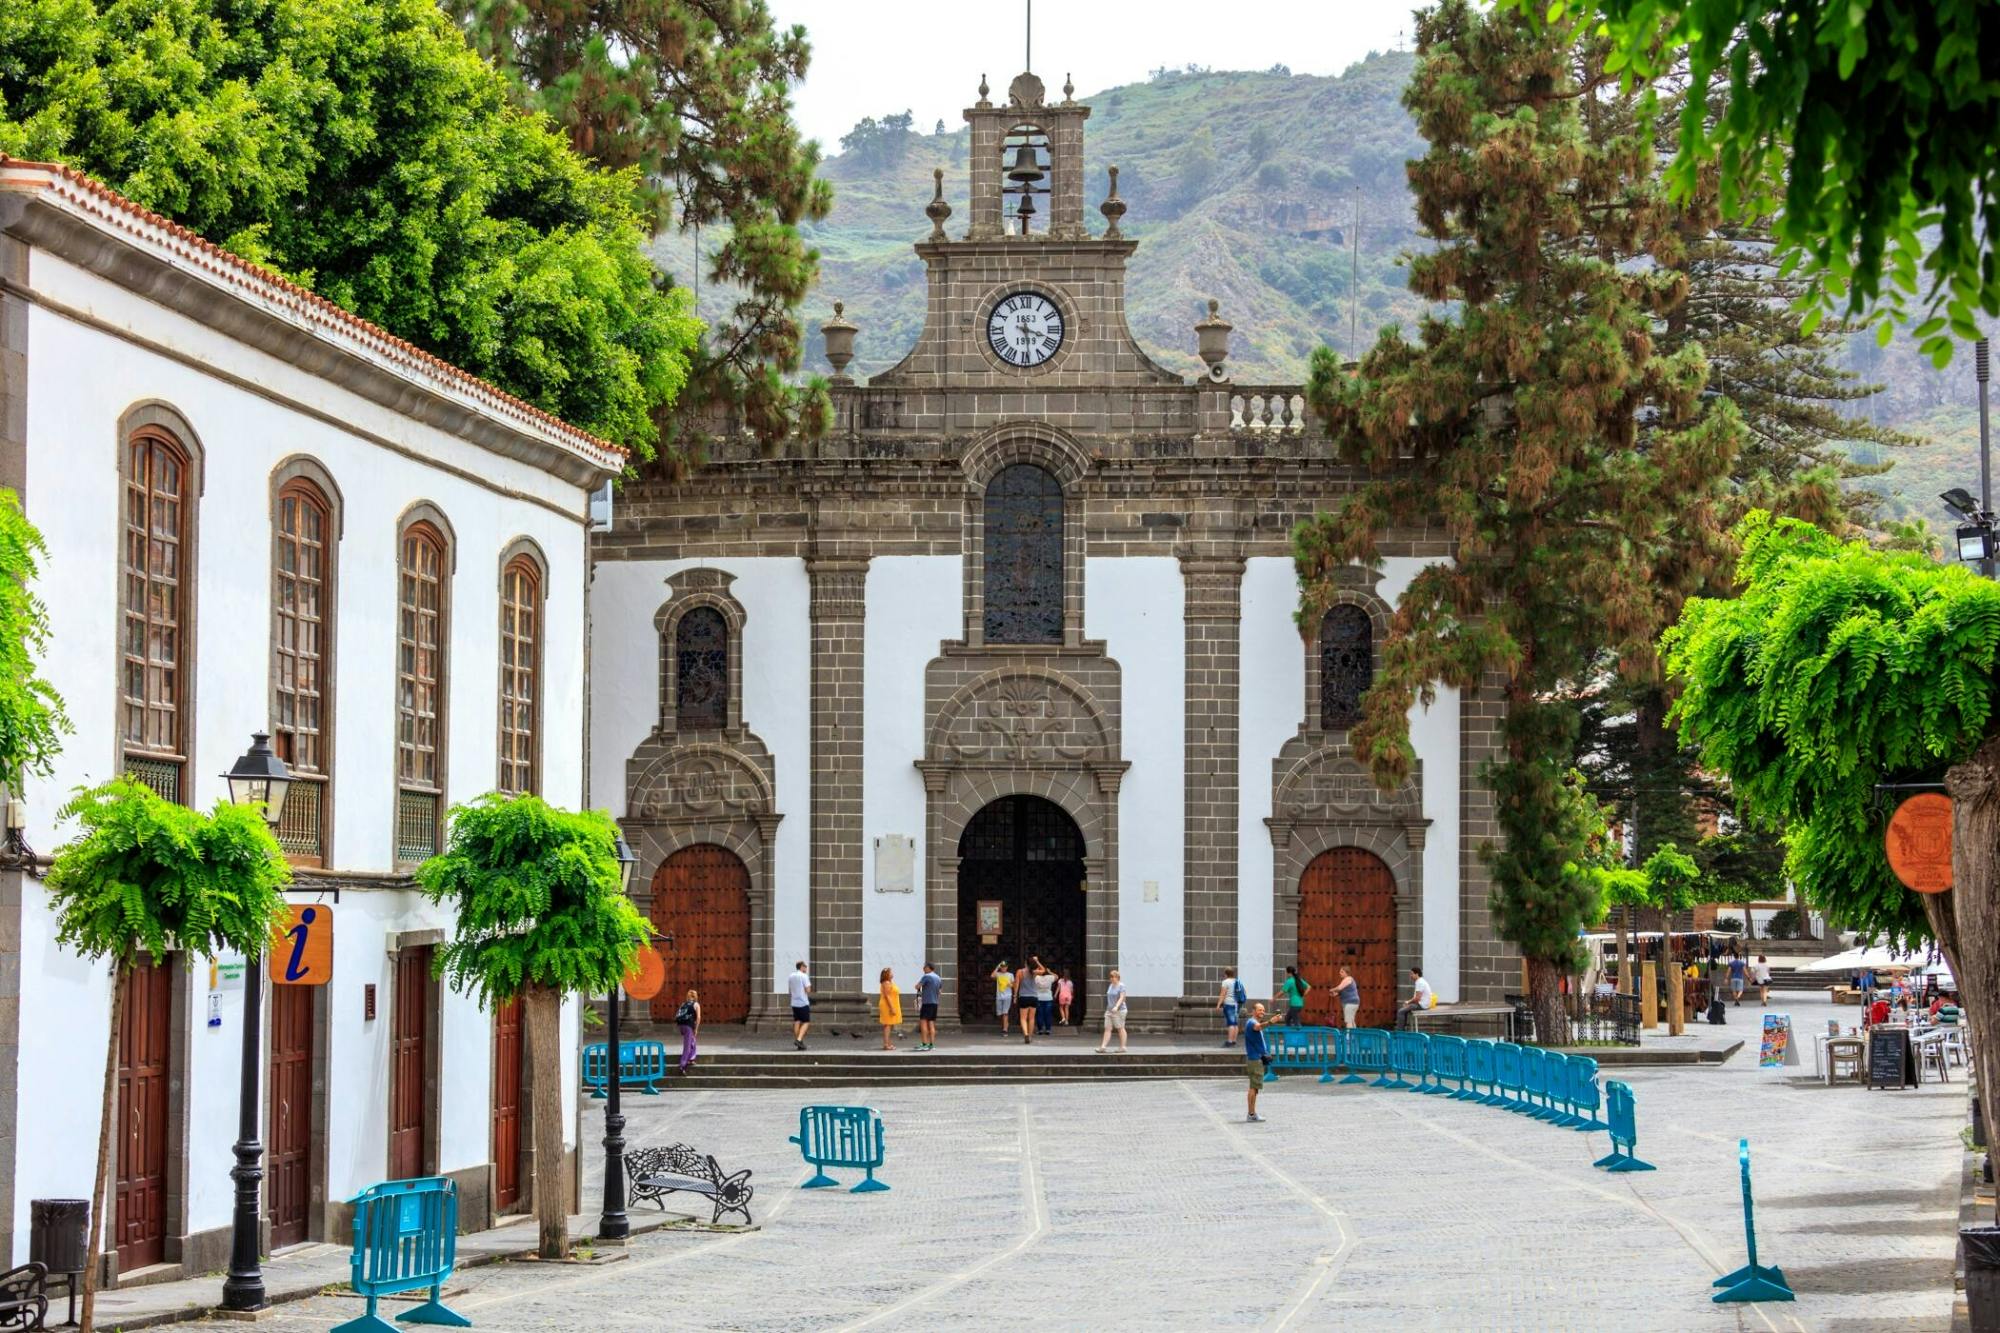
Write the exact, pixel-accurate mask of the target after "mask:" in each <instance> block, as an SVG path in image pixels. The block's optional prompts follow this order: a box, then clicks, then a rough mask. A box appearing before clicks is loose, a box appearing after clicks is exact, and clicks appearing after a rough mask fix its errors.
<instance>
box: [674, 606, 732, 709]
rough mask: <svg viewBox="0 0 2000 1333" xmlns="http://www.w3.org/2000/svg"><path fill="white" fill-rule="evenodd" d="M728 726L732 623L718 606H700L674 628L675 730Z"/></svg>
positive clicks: (691, 610) (682, 618) (688, 613)
mask: <svg viewBox="0 0 2000 1333" xmlns="http://www.w3.org/2000/svg"><path fill="white" fill-rule="evenodd" d="M728 725H729V622H728V621H727V620H725V619H724V618H723V615H722V612H720V611H718V610H716V609H715V608H714V607H712V606H697V607H694V608H692V609H690V610H689V611H688V612H687V613H686V614H685V615H683V616H682V617H681V618H680V620H679V621H678V622H677V623H676V624H675V625H674V730H675V731H678V732H680V733H682V734H683V735H685V734H687V733H688V732H693V731H720V730H721V729H722V728H723V727H726V726H728Z"/></svg>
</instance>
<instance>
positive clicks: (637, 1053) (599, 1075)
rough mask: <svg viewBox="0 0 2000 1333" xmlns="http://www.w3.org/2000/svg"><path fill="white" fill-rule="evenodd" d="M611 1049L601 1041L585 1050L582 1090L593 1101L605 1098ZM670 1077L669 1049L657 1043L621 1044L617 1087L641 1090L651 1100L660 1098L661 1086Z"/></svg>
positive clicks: (619, 1045)
mask: <svg viewBox="0 0 2000 1333" xmlns="http://www.w3.org/2000/svg"><path fill="white" fill-rule="evenodd" d="M610 1049H611V1048H610V1047H609V1046H607V1045H606V1044H605V1043H603V1042H601V1041H594V1042H591V1043H590V1044H589V1045H588V1046H585V1047H584V1048H583V1086H584V1087H586V1088H589V1089H590V1090H591V1093H590V1095H591V1096H593V1097H602V1096H604V1089H605V1068H604V1064H605V1060H606V1058H607V1055H606V1053H607V1052H608V1051H609V1050H610ZM666 1076H667V1048H666V1046H665V1045H664V1044H663V1043H661V1042H657V1041H621V1042H619V1043H618V1086H619V1087H621V1088H638V1089H639V1090H640V1091H641V1092H644V1093H645V1094H646V1095H647V1096H648V1097H657V1096H659V1095H660V1082H661V1080H663V1079H664V1078H666Z"/></svg>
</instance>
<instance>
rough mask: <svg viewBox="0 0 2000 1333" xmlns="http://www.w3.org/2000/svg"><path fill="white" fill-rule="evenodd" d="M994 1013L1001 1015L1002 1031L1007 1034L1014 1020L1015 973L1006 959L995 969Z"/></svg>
mask: <svg viewBox="0 0 2000 1333" xmlns="http://www.w3.org/2000/svg"><path fill="white" fill-rule="evenodd" d="M993 1012H995V1013H997V1014H999V1015H1000V1030H1001V1031H1002V1032H1005V1031H1006V1030H1007V1025H1008V1024H1009V1023H1010V1022H1012V1021H1013V1018H1014V973H1013V971H1012V970H1011V969H1010V968H1009V967H1008V966H1007V960H1006V959H1004V958H1002V959H1001V960H1000V966H998V967H996V968H994V969H993Z"/></svg>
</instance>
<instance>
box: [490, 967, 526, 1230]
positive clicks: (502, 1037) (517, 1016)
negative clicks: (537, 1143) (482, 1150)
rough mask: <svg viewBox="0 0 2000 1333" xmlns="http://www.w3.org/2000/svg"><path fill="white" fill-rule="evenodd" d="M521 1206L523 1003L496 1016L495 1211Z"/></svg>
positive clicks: (509, 1004) (507, 1005)
mask: <svg viewBox="0 0 2000 1333" xmlns="http://www.w3.org/2000/svg"><path fill="white" fill-rule="evenodd" d="M520 1206H521V1002H520V1001H519V1000H509V1001H508V1002H507V1003H505V1004H503V1005H501V1006H500V1008H499V1009H498V1010H497V1011H495V1013H494V1015H493V1211H494V1212H496V1213H511V1212H514V1211H516V1210H517V1209H519V1208H520Z"/></svg>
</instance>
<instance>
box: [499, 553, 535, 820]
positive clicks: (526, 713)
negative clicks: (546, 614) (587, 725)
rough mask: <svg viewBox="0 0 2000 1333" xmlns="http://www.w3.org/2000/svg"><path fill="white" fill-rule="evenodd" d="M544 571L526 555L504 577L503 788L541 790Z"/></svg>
mask: <svg viewBox="0 0 2000 1333" xmlns="http://www.w3.org/2000/svg"><path fill="white" fill-rule="evenodd" d="M541 690H542V567H541V566H540V565H539V564H537V563H536V562H535V558H534V557H533V556H531V555H528V554H527V553H525V552H523V553H522V554H519V555H516V556H514V557H513V558H511V559H509V560H507V561H506V563H505V564H504V565H503V566H502V568H501V571H500V785H499V790H501V791H503V792H506V793H508V794H510V795H520V794H521V793H524V792H533V791H539V790H541V755H542V749H541V724H542V696H541Z"/></svg>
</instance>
